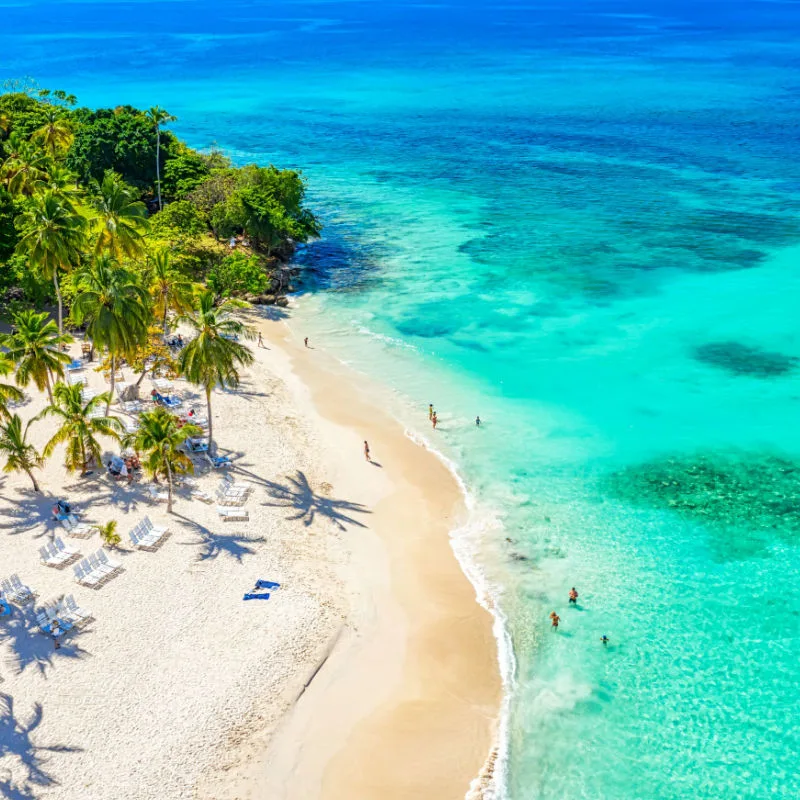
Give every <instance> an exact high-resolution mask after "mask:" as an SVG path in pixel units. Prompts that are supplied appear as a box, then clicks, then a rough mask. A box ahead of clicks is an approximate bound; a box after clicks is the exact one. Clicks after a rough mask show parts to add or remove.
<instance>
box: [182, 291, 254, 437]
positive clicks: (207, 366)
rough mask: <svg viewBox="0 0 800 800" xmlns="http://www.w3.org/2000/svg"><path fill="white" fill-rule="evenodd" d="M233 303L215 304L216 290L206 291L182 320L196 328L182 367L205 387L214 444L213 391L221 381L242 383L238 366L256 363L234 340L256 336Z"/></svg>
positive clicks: (233, 384) (232, 384)
mask: <svg viewBox="0 0 800 800" xmlns="http://www.w3.org/2000/svg"><path fill="white" fill-rule="evenodd" d="M233 307H234V306H233V304H232V303H231V301H230V300H223V302H222V303H220V305H219V306H215V305H214V293H213V292H211V291H205V292H203V293H202V294H201V295H200V296H199V298H198V304H197V308H196V310H195V311H194V312H193V313H192V314H188V315H186V316H184V317H182V319H184V320H186V322H188V323H189V325H191V326H192V328H194V330H195V333H196V336H195V338H194V339H192V341H191V342H189V344H187V345H186V347H184V348H183V350H182V351H181V354H180V359H179V369H180V371H181V373H182V374H183V375H184V377H185V378H186V379H187V380H188V381H190V382H191V383H195V384H198V385H200V386H202V387H203V389H205V393H206V405H207V407H208V446H209V450H210V449H211V448H212V446H213V444H214V436H213V434H214V426H213V422H212V418H211V392H212V391H213V390H214V387H215V386H217V385H218V384H219V386H221V387H222V388H223V389H225V388H227V387H231V388H234V387H236V386H238V385H239V372H238V368H239V367H246V366H249V365H250V364H252V363H253V354H252V353H251V352H250V349H249V348H248V347H245V345H243V344H240V343H239V342H237V341H235V339H237V338H238V337H239V336H240V335H242V336H244V337H245V338H247V339H252V338H253V335H254V333H253V329H252V328H249V327H247V326H245V325H244V324H243V323H241V322H239V320H237V319H234V318H233V317H232V316H231V309H232V308H233Z"/></svg>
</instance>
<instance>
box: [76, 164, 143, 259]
mask: <svg viewBox="0 0 800 800" xmlns="http://www.w3.org/2000/svg"><path fill="white" fill-rule="evenodd" d="M89 205H90V206H91V208H92V210H93V212H94V228H95V233H96V235H97V239H96V241H95V253H96V254H97V255H100V254H101V253H103V252H107V253H109V254H110V255H112V256H113V257H114V258H123V257H124V256H127V257H128V258H135V257H136V256H138V255H141V253H142V252H143V250H144V235H143V234H144V232H145V231H146V230H147V226H148V223H147V208H146V207H145V204H144V203H142V202H141V201H139V200H137V199H136V194H135V193H134V191H133V189H131V188H130V187H129V186H128V185H127V184H126V183H125V182H124V181H123V180H122V178H121V177H120V176H119V175H118V174H117V173H116V172H112V171H111V170H107V171H106V173H105V176H104V177H103V181H102V183H98V182H97V181H93V182H92V196H91V197H90V198H89Z"/></svg>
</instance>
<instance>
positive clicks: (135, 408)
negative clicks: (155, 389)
mask: <svg viewBox="0 0 800 800" xmlns="http://www.w3.org/2000/svg"><path fill="white" fill-rule="evenodd" d="M122 410H123V411H127V413H128V414H138V413H139V412H140V411H141V410H142V401H141V400H128V401H126V402H124V403H123V404H122Z"/></svg>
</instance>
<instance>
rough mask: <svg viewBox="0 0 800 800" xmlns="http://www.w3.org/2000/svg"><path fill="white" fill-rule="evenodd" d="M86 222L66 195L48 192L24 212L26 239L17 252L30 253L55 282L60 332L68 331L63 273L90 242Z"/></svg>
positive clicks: (33, 260)
mask: <svg viewBox="0 0 800 800" xmlns="http://www.w3.org/2000/svg"><path fill="white" fill-rule="evenodd" d="M85 231H86V221H85V219H84V218H83V217H82V216H81V215H80V214H79V213H78V212H77V211H76V210H75V208H74V206H73V205H72V203H70V202H69V200H67V199H66V198H65V197H64V196H63V195H62V194H60V193H57V192H53V191H52V190H49V191H45V193H44V194H41V195H37V196H35V197H34V198H33V199H32V200H31V202H30V205H29V206H28V208H27V210H26V211H25V212H24V213H23V214H22V232H23V235H22V238H21V239H20V241H19V244H18V245H17V252H19V253H23V254H25V255H27V256H28V260H29V262H30V265H31V266H32V267H33V268H35V269H38V270H39V271H40V272H41V273H42V275H43V276H44V277H45V278H46V279H48V280H52V281H53V286H54V287H55V291H56V298H57V300H58V332H59V334H63V333H64V322H63V313H64V312H63V303H62V301H61V286H60V284H59V281H58V274H59V272H66V271H68V270H69V269H70V268H71V267H73V266H75V265H76V264H78V263H79V262H80V257H81V251H82V249H83V246H84V244H85V243H86V235H85Z"/></svg>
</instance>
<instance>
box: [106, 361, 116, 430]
mask: <svg viewBox="0 0 800 800" xmlns="http://www.w3.org/2000/svg"><path fill="white" fill-rule="evenodd" d="M116 372H117V359H116V356H115V355H114V354H113V353H112V354H111V391H110V392H109V395H108V402H107V403H106V416H108V412H109V409H110V408H111V401H112V400H113V399H114V377H115V375H116Z"/></svg>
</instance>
